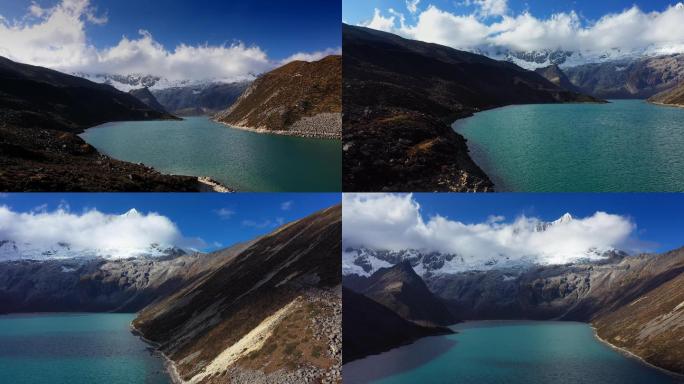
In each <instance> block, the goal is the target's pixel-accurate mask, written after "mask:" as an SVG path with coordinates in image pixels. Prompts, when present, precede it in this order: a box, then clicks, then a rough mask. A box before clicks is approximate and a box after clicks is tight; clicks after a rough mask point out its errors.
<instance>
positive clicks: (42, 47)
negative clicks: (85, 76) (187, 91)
mask: <svg viewBox="0 0 684 384" xmlns="http://www.w3.org/2000/svg"><path fill="white" fill-rule="evenodd" d="M107 22H108V17H107V15H106V14H100V13H98V11H97V9H96V8H94V7H92V6H91V5H90V1H89V0H62V1H61V2H60V3H58V4H57V5H55V6H54V7H51V8H42V7H40V6H39V5H37V4H35V3H33V4H31V5H30V6H29V8H28V10H27V16H26V17H24V18H23V19H21V20H14V21H11V22H10V21H8V20H7V19H5V18H3V17H2V16H0V56H5V57H8V58H10V59H12V60H15V61H19V62H22V63H28V64H33V65H41V66H46V67H49V68H53V69H57V70H60V71H63V72H68V73H73V72H83V73H90V74H100V73H108V74H120V75H128V74H153V75H158V76H162V77H165V78H167V79H169V80H203V79H223V80H226V81H233V80H241V79H245V78H250V77H252V76H253V75H254V74H258V73H260V72H263V71H267V70H270V69H272V68H274V67H276V66H278V65H281V64H284V63H286V62H288V61H291V60H314V59H317V58H320V57H322V55H324V54H325V53H326V52H328V51H330V52H333V51H334V52H339V48H338V49H330V50H328V51H321V52H313V53H306V52H301V53H297V54H294V55H292V57H291V58H288V59H286V60H281V61H275V60H272V59H270V58H269V57H268V55H267V53H266V52H265V51H264V50H263V49H261V48H260V47H258V46H250V45H247V44H245V43H243V42H240V41H235V42H233V43H231V44H223V45H208V44H204V45H197V46H191V45H186V44H179V45H177V46H176V47H174V48H173V49H168V48H166V47H164V46H163V45H162V44H160V43H159V42H158V41H156V40H155V39H154V37H153V36H152V34H151V33H150V32H148V31H146V30H140V31H139V33H138V36H135V37H132V38H129V37H126V36H124V37H122V38H121V40H120V41H119V42H118V43H117V44H116V45H114V46H111V47H106V48H103V49H98V48H96V47H95V46H93V45H92V44H91V43H90V42H89V40H88V37H87V36H86V29H85V27H86V25H87V24H96V25H99V24H104V23H107Z"/></svg>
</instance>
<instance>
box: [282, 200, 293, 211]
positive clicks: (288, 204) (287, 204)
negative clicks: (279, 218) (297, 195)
mask: <svg viewBox="0 0 684 384" xmlns="http://www.w3.org/2000/svg"><path fill="white" fill-rule="evenodd" d="M292 204H294V201H292V200H288V201H283V202H282V203H281V204H280V209H281V210H283V211H289V210H290V209H292Z"/></svg>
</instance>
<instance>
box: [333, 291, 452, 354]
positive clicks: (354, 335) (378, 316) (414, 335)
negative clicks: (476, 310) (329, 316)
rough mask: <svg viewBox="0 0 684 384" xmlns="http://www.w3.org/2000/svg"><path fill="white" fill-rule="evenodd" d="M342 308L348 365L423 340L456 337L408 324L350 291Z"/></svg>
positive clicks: (448, 331) (387, 310)
mask: <svg viewBox="0 0 684 384" xmlns="http://www.w3.org/2000/svg"><path fill="white" fill-rule="evenodd" d="M342 305H343V307H344V313H343V318H342V335H343V339H344V342H343V344H344V349H343V361H344V363H348V362H350V361H353V360H356V359H360V358H362V357H365V356H369V355H373V354H377V353H381V352H384V351H388V350H390V349H392V348H396V347H399V346H402V345H405V344H410V343H412V342H414V341H415V340H417V339H420V338H422V337H426V336H434V335H444V334H449V333H452V331H450V330H449V329H448V328H443V327H426V326H421V325H418V324H415V323H413V322H410V321H407V320H405V319H403V318H402V317H401V316H399V315H397V314H396V313H394V312H392V311H391V310H390V309H389V308H387V307H385V306H383V305H381V304H379V303H377V302H376V301H374V300H371V299H369V298H368V297H366V296H364V295H362V294H359V293H356V292H354V291H352V290H350V289H347V288H346V287H345V288H344V289H343V295H342Z"/></svg>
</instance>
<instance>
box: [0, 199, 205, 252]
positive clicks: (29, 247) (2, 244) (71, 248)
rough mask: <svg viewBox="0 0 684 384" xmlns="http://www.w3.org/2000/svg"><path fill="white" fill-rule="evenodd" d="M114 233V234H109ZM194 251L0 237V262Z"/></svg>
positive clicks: (133, 212) (156, 245) (166, 246)
mask: <svg viewBox="0 0 684 384" xmlns="http://www.w3.org/2000/svg"><path fill="white" fill-rule="evenodd" d="M138 215H140V213H139V212H138V211H137V210H135V209H131V210H129V211H128V212H126V213H124V214H123V215H121V216H122V217H135V216H138ZM112 236H116V234H112ZM196 252H197V251H196V250H192V249H183V248H180V247H177V246H174V245H172V244H159V243H150V244H147V245H145V246H140V247H120V248H111V247H110V248H87V247H79V246H76V245H74V244H71V243H70V242H68V241H55V242H53V243H50V244H45V243H40V242H37V243H33V242H28V241H17V240H13V239H0V261H7V260H48V259H79V258H87V259H92V258H104V259H127V258H172V257H177V256H181V255H185V254H189V253H196Z"/></svg>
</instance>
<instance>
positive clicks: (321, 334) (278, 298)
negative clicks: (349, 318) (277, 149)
mask: <svg viewBox="0 0 684 384" xmlns="http://www.w3.org/2000/svg"><path fill="white" fill-rule="evenodd" d="M340 252H341V207H340V206H339V205H338V206H334V207H330V208H327V209H324V210H321V211H319V212H316V213H314V214H312V215H310V216H308V217H305V218H303V219H300V220H297V221H294V222H291V223H288V224H285V225H283V226H282V227H280V228H278V229H276V230H275V231H273V232H272V233H269V234H267V235H264V236H261V237H258V238H255V239H253V240H251V241H248V242H245V243H242V244H237V245H235V246H233V247H230V248H227V249H225V250H221V251H217V252H213V253H209V254H202V253H193V254H174V255H167V256H163V257H143V256H139V257H132V258H127V259H113V260H108V259H104V258H101V257H97V258H85V259H84V258H72V259H49V260H26V259H23V260H11V261H4V262H0V312H3V313H16V312H43V311H50V312H72V311H73V312H84V311H85V312H88V311H97V312H103V311H113V312H134V311H137V312H138V316H137V317H136V319H135V320H134V321H133V325H132V326H133V330H134V332H136V333H138V334H140V335H141V336H143V337H144V338H145V339H146V340H147V341H149V342H151V343H153V344H154V345H155V346H156V347H157V348H158V349H159V350H160V351H161V352H162V353H163V354H164V355H165V356H166V357H167V358H168V359H169V362H170V364H171V366H170V367H171V369H170V372H171V373H172V375H173V379H174V382H179V381H181V380H182V381H183V382H191V383H204V384H207V383H225V382H249V383H292V382H321V381H324V380H325V381H326V382H331V383H339V382H341V372H340V365H341V358H342V344H341V343H342V339H341V337H342V336H341V320H342V307H341V305H342V303H341V299H342V298H341V287H340V283H341V281H340V280H341V277H340V274H339V270H340V258H339V254H340Z"/></svg>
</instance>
